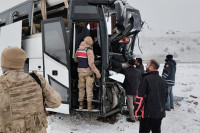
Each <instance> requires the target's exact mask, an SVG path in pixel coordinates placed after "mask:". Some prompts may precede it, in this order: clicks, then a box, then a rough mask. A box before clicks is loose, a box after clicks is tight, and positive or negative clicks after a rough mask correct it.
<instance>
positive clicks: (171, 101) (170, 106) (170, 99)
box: [165, 86, 174, 109]
mask: <svg viewBox="0 0 200 133" xmlns="http://www.w3.org/2000/svg"><path fill="white" fill-rule="evenodd" d="M165 107H166V108H167V109H173V108H174V97H173V92H172V86H168V98H167V103H166V105H165Z"/></svg>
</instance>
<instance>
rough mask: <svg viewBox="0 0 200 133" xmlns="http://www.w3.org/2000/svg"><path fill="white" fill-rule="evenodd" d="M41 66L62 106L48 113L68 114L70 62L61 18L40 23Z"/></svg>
mask: <svg viewBox="0 0 200 133" xmlns="http://www.w3.org/2000/svg"><path fill="white" fill-rule="evenodd" d="M42 41H43V64H44V76H45V79H46V80H47V81H48V82H49V83H50V84H51V86H52V87H53V88H54V89H55V90H56V91H57V92H59V93H60V95H61V97H62V104H61V106H60V107H58V108H56V109H47V110H49V111H53V112H58V113H64V114H69V113H70V108H71V106H70V100H71V97H70V94H71V91H70V76H69V75H70V71H69V66H70V61H69V55H70V53H69V46H67V43H66V42H67V35H66V31H65V27H64V24H63V21H62V18H53V19H48V20H44V21H42Z"/></svg>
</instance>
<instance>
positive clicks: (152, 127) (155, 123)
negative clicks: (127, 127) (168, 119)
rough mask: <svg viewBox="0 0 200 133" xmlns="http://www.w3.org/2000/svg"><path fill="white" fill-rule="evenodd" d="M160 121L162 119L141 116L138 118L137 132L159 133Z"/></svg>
mask: <svg viewBox="0 0 200 133" xmlns="http://www.w3.org/2000/svg"><path fill="white" fill-rule="evenodd" d="M161 122H162V119H149V118H142V119H141V120H140V129H139V133H150V131H152V133H161V128H160V127H161Z"/></svg>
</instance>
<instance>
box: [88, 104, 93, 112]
mask: <svg viewBox="0 0 200 133" xmlns="http://www.w3.org/2000/svg"><path fill="white" fill-rule="evenodd" d="M87 108H88V111H91V110H93V109H94V106H93V105H92V102H88V104H87Z"/></svg>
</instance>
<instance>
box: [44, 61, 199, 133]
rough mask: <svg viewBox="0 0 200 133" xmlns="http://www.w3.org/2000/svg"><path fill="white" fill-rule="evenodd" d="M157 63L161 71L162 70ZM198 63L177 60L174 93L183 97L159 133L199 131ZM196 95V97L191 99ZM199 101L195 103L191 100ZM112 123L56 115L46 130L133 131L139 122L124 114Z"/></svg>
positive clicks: (80, 132) (69, 132) (74, 132)
mask: <svg viewBox="0 0 200 133" xmlns="http://www.w3.org/2000/svg"><path fill="white" fill-rule="evenodd" d="M163 65H164V64H161V66H160V69H159V71H160V74H161V72H162V70H163ZM199 78H200V64H199V63H177V73H176V85H175V86H174V88H173V93H174V95H175V96H178V97H183V100H182V101H176V102H175V109H174V110H171V111H170V112H166V117H165V118H164V119H163V121H162V126H161V130H162V133H199V132H200V105H199V104H200V103H199V101H200V80H199ZM190 95H192V96H196V97H197V98H193V97H191V96H190ZM195 102H198V104H197V105H195V104H194V103H195ZM117 119H118V121H117V122H116V123H114V124H109V123H103V122H99V121H97V120H96V118H95V117H94V115H92V114H86V115H83V114H78V113H76V114H73V115H62V114H55V115H52V118H50V117H48V122H49V125H48V128H47V132H48V133H105V132H109V133H136V132H138V131H139V122H138V121H136V123H129V122H127V121H126V116H124V115H121V114H118V115H117Z"/></svg>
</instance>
